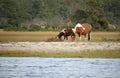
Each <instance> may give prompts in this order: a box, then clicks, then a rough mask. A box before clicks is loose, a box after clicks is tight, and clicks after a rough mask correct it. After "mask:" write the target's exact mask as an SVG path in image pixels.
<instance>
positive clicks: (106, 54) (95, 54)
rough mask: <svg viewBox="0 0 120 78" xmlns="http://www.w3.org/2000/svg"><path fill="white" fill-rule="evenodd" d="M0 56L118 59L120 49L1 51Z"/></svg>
mask: <svg viewBox="0 0 120 78" xmlns="http://www.w3.org/2000/svg"><path fill="white" fill-rule="evenodd" d="M0 56H9V57H13V56H14V57H65V58H69V57H74V58H120V49H117V50H92V51H91V50H87V51H81V52H25V51H2V52H0Z"/></svg>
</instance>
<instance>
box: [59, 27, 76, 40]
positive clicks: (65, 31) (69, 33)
mask: <svg viewBox="0 0 120 78" xmlns="http://www.w3.org/2000/svg"><path fill="white" fill-rule="evenodd" d="M62 36H64V40H68V36H71V40H72V41H74V40H75V33H74V32H73V30H72V28H69V29H63V30H62V31H61V32H60V33H59V34H58V35H57V37H58V38H59V39H60V40H61V37H62Z"/></svg>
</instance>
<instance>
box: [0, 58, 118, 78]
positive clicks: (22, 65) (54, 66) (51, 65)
mask: <svg viewBox="0 0 120 78" xmlns="http://www.w3.org/2000/svg"><path fill="white" fill-rule="evenodd" d="M0 78H120V59H100V58H99V59H94V58H93V59H89V58H39V57H0Z"/></svg>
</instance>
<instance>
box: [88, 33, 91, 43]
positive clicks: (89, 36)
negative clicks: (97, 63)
mask: <svg viewBox="0 0 120 78" xmlns="http://www.w3.org/2000/svg"><path fill="white" fill-rule="evenodd" d="M90 39H91V35H90V32H89V33H88V41H89V40H90Z"/></svg>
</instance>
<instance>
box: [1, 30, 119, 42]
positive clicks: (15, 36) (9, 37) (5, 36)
mask: <svg viewBox="0 0 120 78" xmlns="http://www.w3.org/2000/svg"><path fill="white" fill-rule="evenodd" d="M58 33H59V32H52V31H44V32H14V31H0V42H25V41H30V42H40V41H58V40H57V39H56V38H55V37H56V36H57V35H58ZM83 39H84V38H83ZM70 40H71V38H70V37H69V41H70ZM83 41H84V40H83ZM91 41H120V32H92V33H91Z"/></svg>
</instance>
